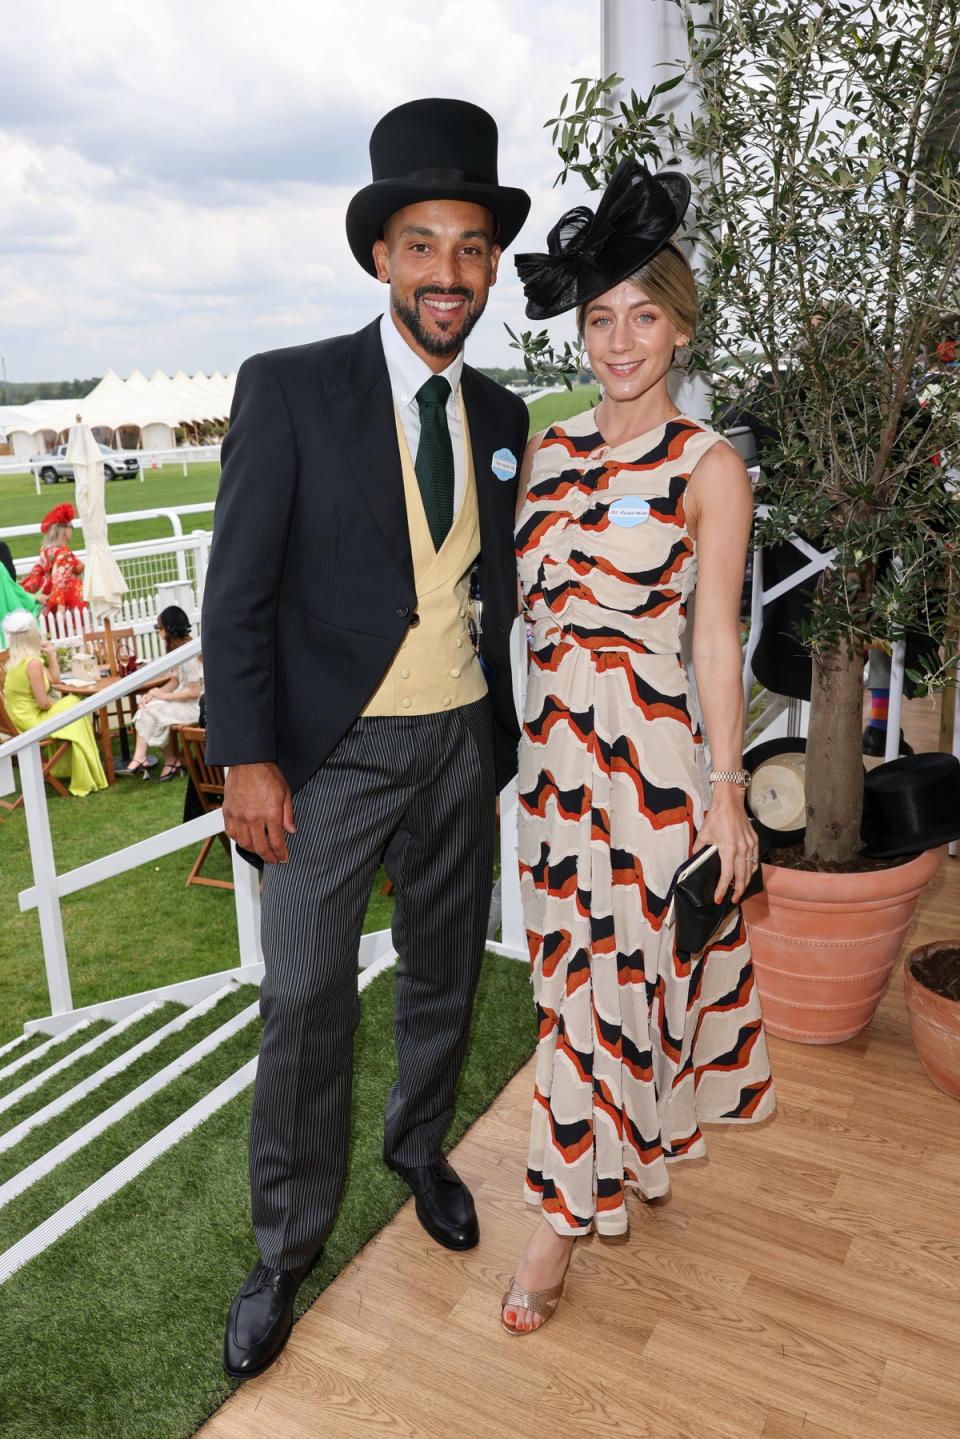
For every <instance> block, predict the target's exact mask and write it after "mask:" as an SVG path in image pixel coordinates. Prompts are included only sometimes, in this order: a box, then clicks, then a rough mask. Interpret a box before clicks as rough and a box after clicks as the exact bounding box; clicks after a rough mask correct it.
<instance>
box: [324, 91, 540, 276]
mask: <svg viewBox="0 0 960 1439" xmlns="http://www.w3.org/2000/svg"><path fill="white" fill-rule="evenodd" d="M370 165H371V169H372V172H373V181H372V183H371V184H369V185H367V186H365V187H364V189H362V190H360V191H359V193H358V194H356V195H354V197H353V199H352V200H351V201H350V204H349V205H348V206H347V240H348V241H349V244H350V248H351V250H352V251H353V253H354V256H355V258H356V260H357V262H358V263H359V264H360V265H362V266H363V268H364V269H365V270H366V271H367V273H368V274H370V275H376V273H377V270H376V266H375V265H374V262H373V254H372V251H373V244H374V241H375V240H376V239H378V238H379V236H380V235H381V234H382V232H383V227H384V225H385V224H386V223H387V221H388V220H389V218H390V216H391V215H395V214H396V212H397V211H398V210H402V209H404V208H405V207H406V206H407V205H416V204H419V203H420V202H421V201H424V200H466V201H469V202H470V203H471V204H475V205H483V206H484V208H485V209H487V210H489V211H490V213H491V214H492V215H493V216H494V218H495V219H496V221H497V225H498V233H497V244H498V245H500V246H501V247H505V246H507V245H509V244H510V243H511V241H513V240H514V239H516V236H517V234H518V232H519V230H520V228H521V226H522V225H523V222H524V220H525V219H526V218H527V214H528V212H529V210H530V196H529V195H528V194H526V192H525V191H523V190H516V189H513V188H511V187H510V186H507V185H501V184H500V182H499V179H498V177H497V126H496V121H495V120H494V119H493V116H492V115H488V114H487V112H486V110H483V109H481V108H480V106H479V105H471V104H470V103H469V102H468V101H466V100H439V99H437V100H411V101H410V102H409V103H408V104H406V105H398V106H397V108H396V109H395V110H390V111H389V112H388V113H387V114H386V115H384V117H383V119H382V120H379V121H378V122H377V124H376V125H375V126H374V130H373V134H372V135H371V136H370Z"/></svg>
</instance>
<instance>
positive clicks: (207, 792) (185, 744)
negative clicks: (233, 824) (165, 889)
mask: <svg viewBox="0 0 960 1439" xmlns="http://www.w3.org/2000/svg"><path fill="white" fill-rule="evenodd" d="M171 733H172V734H174V735H175V736H176V738H177V746H178V749H179V751H180V755H181V757H182V759H183V764H184V768H185V769H186V771H187V774H188V775H189V776H190V779H191V781H192V782H193V787H194V789H195V790H196V792H197V798H198V799H199V801H200V804H201V805H202V807H203V811H204V813H205V814H209V813H210V811H211V810H214V809H219V808H220V806H221V805H222V804H223V793H224V789H225V786H226V774H225V773H224V770H223V767H222V765H218V764H207V760H206V753H205V750H206V742H207V732H206V730H205V729H201V728H200V726H199V725H172V726H171ZM216 839H219V840H220V841H221V842H222V844H223V847H224V849H225V850H226V852H227V858H228V859H231V858H232V856H231V852H230V841H229V840H228V839H227V836H226V835H225V834H224V833H223V831H222V830H221V832H220V834H211V835H208V836H207V838H206V839H205V840H204V841H203V844H202V845H201V846H200V853H199V854H198V855H197V857H196V859H195V861H194V864H193V868H192V869H191V871H190V873H189V875H188V876H187V884H188V885H190V884H205V885H209V887H210V888H211V889H233V884H232V883H231V882H230V881H229V880H226V879H207V877H206V875H204V874H201V870H202V869H203V866H204V864H205V863H206V860H207V856H208V855H209V853H210V851H211V850H212V849H213V842H214V840H216Z"/></svg>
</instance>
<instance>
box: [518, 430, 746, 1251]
mask: <svg viewBox="0 0 960 1439" xmlns="http://www.w3.org/2000/svg"><path fill="white" fill-rule="evenodd" d="M716 439H717V437H716V436H715V435H713V434H712V433H711V432H710V431H708V430H705V429H703V427H702V426H700V425H698V424H696V423H695V422H694V421H692V420H689V419H686V418H684V417H678V418H676V419H674V420H670V421H668V422H667V423H666V424H665V425H660V426H659V427H658V428H657V429H656V430H654V431H651V432H650V433H649V434H648V435H647V436H642V437H640V439H639V440H637V441H636V442H634V443H633V444H632V445H630V446H623V447H621V448H619V449H617V450H610V449H609V448H608V447H606V446H605V444H604V441H603V437H602V436H601V435H600V434H599V433H598V432H597V430H596V427H595V423H594V422H593V418H592V416H590V415H587V416H578V417H576V418H575V419H574V420H572V421H566V422H564V424H563V425H562V426H560V425H557V426H554V427H553V428H552V429H551V430H549V431H548V432H547V434H546V435H545V436H544V438H543V441H542V443H541V446H540V449H539V452H538V454H537V455H536V457H535V460H534V465H533V470H532V473H531V479H530V485H529V488H528V491H527V495H526V499H525V502H524V505H523V507H522V510H521V513H520V516H519V519H518V524H517V561H518V566H519V571H520V579H521V586H522V590H523V596H524V608H525V618H526V621H527V627H528V636H529V640H530V667H529V673H528V683H527V699H526V705H525V716H524V725H523V739H522V742H521V752H520V776H519V810H518V816H519V829H520V876H521V888H522V892H523V899H524V909H525V916H526V922H527V934H528V945H529V951H530V965H531V973H532V978H533V989H534V998H535V1003H536V1009H537V1020H538V1025H539V1045H538V1051H537V1081H536V1089H535V1095H534V1104H533V1122H532V1129H531V1141H530V1152H529V1156H528V1168H527V1175H526V1183H525V1189H526V1194H527V1198H528V1199H529V1200H530V1201H531V1202H532V1203H535V1204H537V1205H539V1206H540V1207H541V1209H542V1212H543V1213H544V1214H545V1215H546V1216H547V1218H548V1220H549V1221H550V1223H551V1224H552V1225H553V1226H554V1228H555V1229H557V1230H558V1232H560V1233H564V1234H581V1233H583V1232H584V1231H585V1230H587V1229H589V1228H590V1227H591V1226H592V1225H596V1227H597V1228H598V1229H600V1230H602V1231H604V1232H608V1233H618V1232H621V1231H622V1230H623V1228H624V1227H625V1225H626V1191H627V1189H629V1188H633V1189H637V1190H639V1191H641V1192H642V1193H643V1194H644V1195H654V1194H662V1193H664V1192H666V1190H667V1188H668V1187H669V1180H668V1178H667V1173H666V1164H667V1162H668V1161H673V1160H679V1159H682V1158H691V1157H696V1156H698V1155H701V1154H703V1153H704V1141H703V1136H702V1133H701V1128H700V1125H701V1122H703V1121H704V1120H707V1121H711V1122H716V1121H720V1120H725V1121H728V1122H744V1121H753V1120H756V1119H760V1118H763V1117H764V1116H765V1115H767V1114H769V1113H770V1112H771V1110H772V1108H773V1104H774V1096H773V1086H772V1081H771V1079H770V1071H769V1065H768V1063H767V1057H766V1048H765V1044H764V1038H763V1029H762V1025H761V1020H760V1010H759V1004H758V1000H757V993H756V986H755V984H754V981H753V967H752V965H751V962H750V952H749V946H748V943H747V937H746V931H745V928H744V926H743V922H742V918H741V916H740V915H739V912H738V913H737V914H736V915H735V916H733V918H732V919H731V921H730V923H729V924H728V925H727V927H726V929H725V931H724V932H723V933H722V934H721V935H719V936H718V937H717V938H716V939H715V940H714V941H713V942H712V944H711V945H710V946H708V948H707V949H706V950H705V951H704V952H703V953H702V954H700V955H688V954H685V953H683V952H680V951H678V950H677V948H676V945H675V943H674V932H673V928H672V926H671V925H670V924H669V923H668V922H667V921H668V906H669V888H670V881H671V878H672V875H673V872H674V870H675V869H676V868H677V866H678V865H679V864H680V863H681V862H682V860H684V859H685V858H686V857H687V856H688V855H689V854H690V853H691V851H692V849H693V846H694V841H695V839H696V834H697V831H698V829H699V827H700V825H701V824H702V822H703V814H704V805H705V802H706V799H707V791H706V786H705V782H704V778H703V772H704V768H705V762H704V754H703V743H702V736H701V734H700V730H699V727H698V724H697V720H696V716H695V713H694V712H693V708H692V706H691V702H690V695H689V691H688V686H687V682H686V675H685V673H684V670H683V666H682V663H681V661H680V658H679V651H680V645H681V639H682V635H683V630H684V627H685V624H686V617H687V607H688V603H689V600H690V596H691V594H692V591H693V588H694V585H695V581H696V546H695V543H694V540H693V537H692V536H691V534H690V533H689V531H688V530H687V528H686V514H685V494H686V488H687V484H688V481H689V477H690V474H691V472H692V470H693V468H694V466H695V465H696V463H697V461H698V460H699V458H700V457H701V455H702V454H704V453H705V452H706V450H707V449H709V448H710V446H711V445H712V444H714V443H715V442H716ZM618 500H621V501H625V502H626V501H629V502H630V503H629V504H626V505H620V506H619V507H618V506H617V504H616V502H617V501H618ZM639 501H643V502H644V503H638V502H639ZM624 509H626V522H625V523H621V520H622V519H623V518H624V513H623V512H624Z"/></svg>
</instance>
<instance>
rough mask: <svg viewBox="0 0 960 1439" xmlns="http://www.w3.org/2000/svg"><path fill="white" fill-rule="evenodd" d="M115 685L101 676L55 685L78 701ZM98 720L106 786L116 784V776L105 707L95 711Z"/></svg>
mask: <svg viewBox="0 0 960 1439" xmlns="http://www.w3.org/2000/svg"><path fill="white" fill-rule="evenodd" d="M112 684H116V677H115V676H111V675H106V676H101V677H100V678H99V679H96V680H88V681H85V682H81V681H79V680H77V681H71V680H65V679H60V680H59V681H58V683H57V685H56V688H57V689H58V690H59V692H60V694H62V695H76V696H77V697H78V699H88V698H89V696H90V695H95V694H97V693H98V692H99V691H100V690H105V689H108V688H109V686H110V685H112ZM97 715H98V717H99V720H100V753H101V755H102V756H103V772H104V774H105V775H106V777H107V784H114V783H115V782H116V774H115V772H114V768H113V746H112V744H111V743H110V711H109V708H108V706H107V705H104V706H103V708H102V709H99V710H97Z"/></svg>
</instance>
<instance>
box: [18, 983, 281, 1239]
mask: <svg viewBox="0 0 960 1439" xmlns="http://www.w3.org/2000/svg"><path fill="white" fill-rule="evenodd" d="M256 997H257V989H256V986H255V985H250V984H244V985H240V986H239V987H238V988H237V989H236V990H234V991H233V992H232V993H231V994H227V995H224V997H223V999H221V1000H220V1002H219V1004H216V1005H214V1006H213V1008H212V1009H208V1010H207V1011H206V1012H205V1013H204V1014H201V1015H198V1016H197V1017H196V1018H195V1019H193V1020H191V1022H190V1023H189V1024H187V1025H185V1026H184V1028H183V1029H181V1030H178V1031H177V1033H175V1034H170V1035H168V1036H167V1038H166V1039H163V1040H161V1041H160V1043H159V1044H158V1045H157V1047H156V1049H152V1050H150V1052H149V1053H148V1054H144V1055H141V1057H140V1058H139V1059H137V1060H135V1061H134V1062H133V1064H131V1066H130V1068H129V1069H125V1070H123V1072H122V1073H121V1074H117V1075H114V1077H113V1078H112V1079H108V1080H107V1082H106V1084H103V1085H101V1087H100V1088H99V1089H96V1090H94V1092H93V1093H92V1094H88V1095H87V1096H86V1098H84V1099H81V1100H80V1101H79V1103H77V1104H72V1105H71V1106H70V1107H69V1109H65V1110H64V1111H63V1112H62V1113H61V1114H55V1115H53V1116H52V1118H50V1119H48V1120H46V1121H45V1122H43V1123H42V1124H38V1125H37V1127H36V1129H31V1131H30V1132H29V1134H27V1135H25V1136H24V1138H23V1139H22V1140H21V1141H20V1143H19V1144H15V1145H14V1146H13V1148H12V1149H8V1150H7V1152H6V1153H5V1154H0V1184H5V1183H6V1182H7V1180H9V1179H11V1178H12V1177H13V1175H15V1174H19V1173H20V1171H21V1170H22V1169H26V1167H27V1165H28V1164H32V1163H33V1162H34V1160H36V1159H39V1158H40V1156H41V1155H42V1154H46V1153H47V1152H48V1151H49V1150H51V1149H53V1147H54V1146H55V1145H57V1144H59V1143H61V1141H62V1140H64V1139H66V1137H67V1135H68V1134H73V1133H74V1132H75V1131H76V1130H78V1129H80V1128H82V1126H83V1125H84V1124H87V1123H89V1121H90V1120H91V1119H93V1118H95V1117H96V1115H98V1114H102V1113H103V1111H104V1110H105V1109H109V1108H110V1106H111V1104H115V1103H116V1102H117V1100H118V1099H122V1098H123V1096H124V1095H125V1094H129V1093H130V1091H131V1090H133V1089H136V1088H137V1086H138V1085H139V1084H142V1083H143V1082H144V1080H145V1079H149V1078H150V1076H151V1075H153V1074H156V1073H157V1071H158V1070H160V1069H163V1067H164V1066H165V1065H167V1064H169V1063H170V1062H171V1060H174V1059H176V1058H177V1057H178V1056H179V1055H181V1054H185V1053H186V1051H187V1050H188V1049H192V1048H193V1046H194V1045H195V1044H197V1043H199V1041H200V1040H201V1039H204V1038H206V1036H207V1035H208V1034H212V1033H213V1031H214V1030H215V1029H219V1028H220V1026H221V1025H222V1024H226V1022H227V1020H228V1019H232V1018H233V1016H234V1015H235V1014H239V1013H240V1011H241V1010H242V1009H246V1007H247V1006H248V1005H249V1004H251V1003H252V1002H253V1001H254V1000H255V999H256ZM13 1202H14V1203H15V1202H16V1201H13ZM6 1212H7V1208H6V1206H5V1207H4V1208H0V1221H2V1219H3V1216H4V1215H5V1214H6ZM44 1217H45V1216H44ZM4 1247H6V1246H4V1245H2V1243H0V1248H4Z"/></svg>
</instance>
